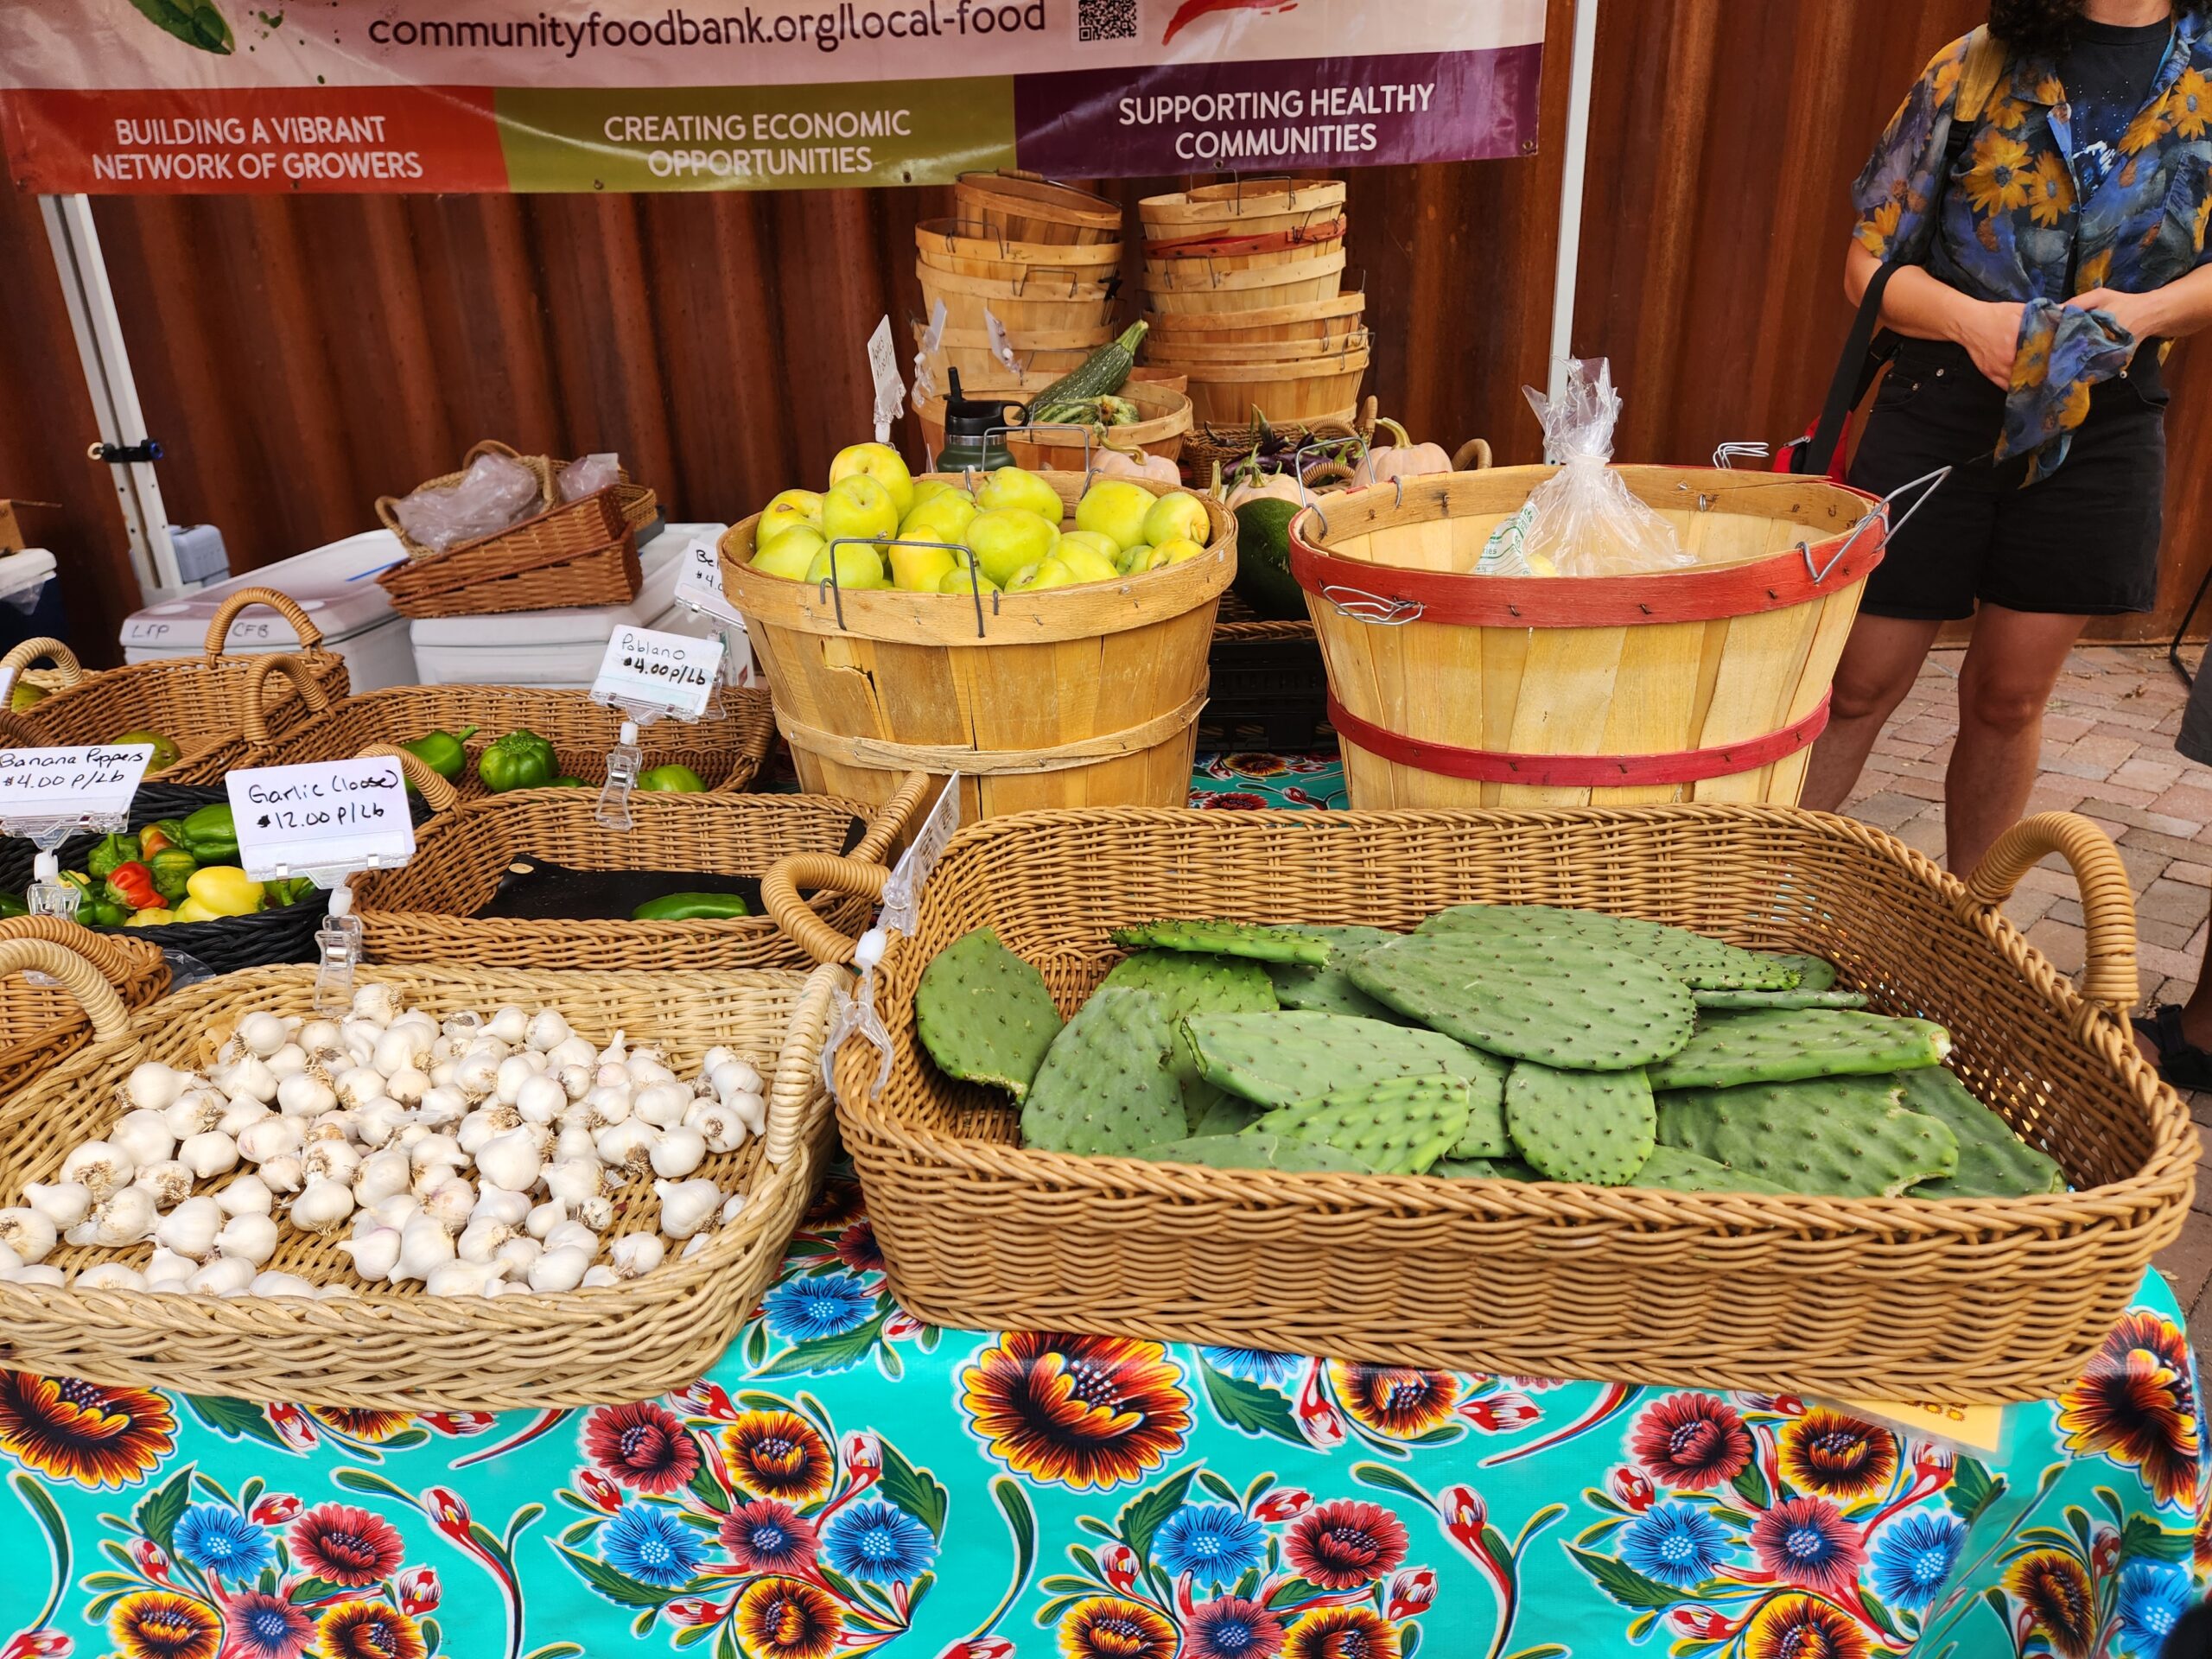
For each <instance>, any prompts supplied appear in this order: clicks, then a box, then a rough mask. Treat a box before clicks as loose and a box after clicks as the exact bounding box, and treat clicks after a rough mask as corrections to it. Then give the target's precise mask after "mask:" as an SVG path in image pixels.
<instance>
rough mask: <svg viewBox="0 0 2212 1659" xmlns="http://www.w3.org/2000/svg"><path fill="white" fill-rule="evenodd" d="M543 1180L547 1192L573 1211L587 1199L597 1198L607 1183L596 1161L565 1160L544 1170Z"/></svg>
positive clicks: (581, 1159)
mask: <svg viewBox="0 0 2212 1659" xmlns="http://www.w3.org/2000/svg"><path fill="white" fill-rule="evenodd" d="M543 1180H544V1182H545V1190H546V1191H547V1192H550V1193H551V1194H552V1195H553V1197H554V1198H556V1199H557V1200H559V1201H560V1202H561V1203H562V1204H563V1205H567V1206H569V1208H571V1209H573V1208H575V1206H576V1205H580V1204H582V1203H583V1202H584V1200H586V1199H587V1198H597V1197H598V1196H599V1193H600V1191H601V1187H602V1186H603V1185H605V1183H606V1176H605V1174H604V1173H602V1172H601V1168H600V1166H599V1163H598V1160H596V1159H583V1158H569V1159H565V1160H563V1161H562V1162H560V1163H557V1164H555V1165H553V1166H550V1168H548V1169H546V1170H544V1171H543Z"/></svg>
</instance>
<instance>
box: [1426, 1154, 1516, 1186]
mask: <svg viewBox="0 0 2212 1659" xmlns="http://www.w3.org/2000/svg"><path fill="white" fill-rule="evenodd" d="M1428 1173H1430V1174H1432V1175H1434V1176H1437V1177H1440V1179H1444V1180H1447V1181H1541V1180H1542V1179H1544V1178H1543V1175H1542V1173H1541V1172H1540V1171H1539V1170H1538V1169H1537V1168H1536V1166H1535V1165H1534V1164H1531V1163H1529V1162H1527V1161H1525V1160H1522V1159H1519V1158H1440V1159H1439V1160H1437V1161H1436V1162H1435V1163H1434V1164H1433V1165H1432V1166H1430V1168H1429V1172H1428Z"/></svg>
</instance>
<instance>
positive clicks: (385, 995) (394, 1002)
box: [353, 983, 399, 1026]
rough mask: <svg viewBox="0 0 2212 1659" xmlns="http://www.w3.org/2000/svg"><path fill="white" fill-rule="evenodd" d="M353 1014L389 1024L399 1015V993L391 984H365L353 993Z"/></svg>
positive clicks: (383, 1024)
mask: <svg viewBox="0 0 2212 1659" xmlns="http://www.w3.org/2000/svg"><path fill="white" fill-rule="evenodd" d="M353 1014H354V1016H355V1018H357V1019H361V1020H374V1021H376V1023H377V1024H378V1025H379V1026H388V1025H390V1024H391V1022H392V1021H393V1020H397V1018H398V1017H399V994H398V993H397V991H395V990H393V989H392V988H391V986H389V985H385V984H381V983H372V984H367V985H364V986H362V987H360V988H359V989H357V990H356V991H355V992H354V993H353Z"/></svg>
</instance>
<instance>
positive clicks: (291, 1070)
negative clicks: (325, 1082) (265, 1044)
mask: <svg viewBox="0 0 2212 1659" xmlns="http://www.w3.org/2000/svg"><path fill="white" fill-rule="evenodd" d="M307 1069H308V1052H307V1050H305V1049H303V1048H302V1047H301V1046H299V1045H298V1044H297V1043H287V1044H285V1045H284V1046H283V1047H282V1048H280V1049H278V1050H277V1052H275V1053H274V1054H271V1055H270V1057H269V1074H270V1076H271V1077H275V1078H276V1079H277V1089H278V1090H283V1087H284V1084H285V1083H286V1082H287V1081H288V1080H289V1079H290V1078H293V1077H299V1076H301V1075H302V1073H304V1072H305V1071H307Z"/></svg>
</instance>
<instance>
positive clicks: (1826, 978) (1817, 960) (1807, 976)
mask: <svg viewBox="0 0 2212 1659" xmlns="http://www.w3.org/2000/svg"><path fill="white" fill-rule="evenodd" d="M1760 954H1761V955H1764V956H1770V957H1772V958H1773V959H1774V960H1775V961H1777V962H1780V963H1788V964H1789V966H1790V967H1792V968H1795V969H1796V970H1797V988H1798V989H1799V990H1801V991H1825V990H1827V989H1829V988H1832V987H1833V986H1834V984H1835V980H1836V972H1835V963H1832V962H1830V961H1829V960H1828V959H1827V957H1808V956H1807V955H1806V954H1804V952H1802V951H1792V950H1776V951H1763V952H1761V953H1760Z"/></svg>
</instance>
